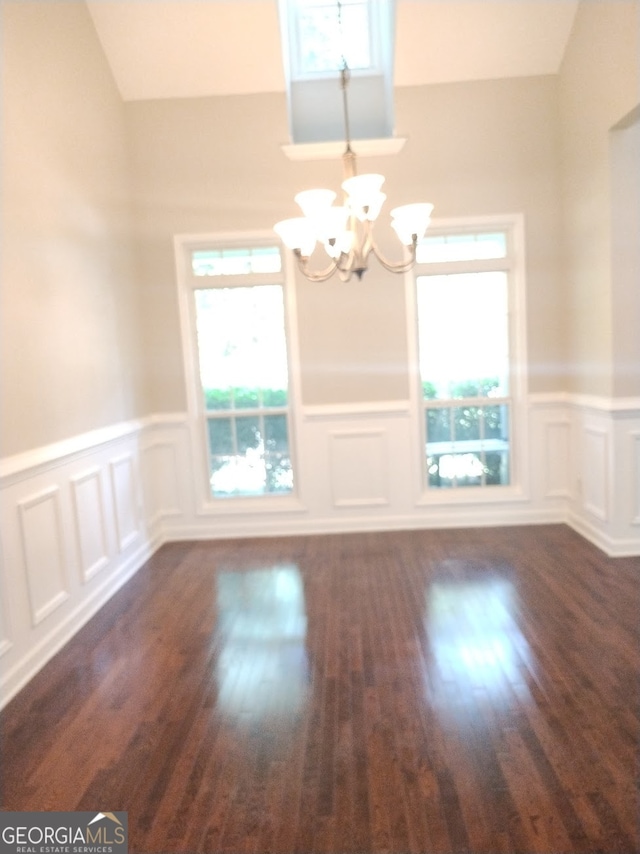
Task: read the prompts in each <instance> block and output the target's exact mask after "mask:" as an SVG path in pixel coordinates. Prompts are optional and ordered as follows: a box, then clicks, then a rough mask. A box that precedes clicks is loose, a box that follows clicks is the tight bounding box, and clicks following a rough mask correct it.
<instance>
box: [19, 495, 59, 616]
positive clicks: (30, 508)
mask: <svg viewBox="0 0 640 854" xmlns="http://www.w3.org/2000/svg"><path fill="white" fill-rule="evenodd" d="M18 510H19V515H20V532H21V535H22V545H23V549H24V560H25V569H26V575H27V583H28V587H29V603H30V607H31V620H32V623H33V625H34V626H36V625H38V623H41V622H42V620H44V619H45V618H46V617H48V616H49V615H50V614H51V613H52V612H53V611H55V610H56V608H58V607H59V606H60V605H62V603H63V602H64V601H65V600H66V599H67V598H68V597H69V592H68V589H67V579H66V574H65V570H64V566H65V560H64V549H63V540H62V526H61V524H60V490H59V488H58V487H57V486H54V487H51V488H50V489H46V490H44V491H42V492H40V493H38V494H37V495H33V496H31V497H29V498H25V499H24V500H23V501H20V502H19V504H18Z"/></svg>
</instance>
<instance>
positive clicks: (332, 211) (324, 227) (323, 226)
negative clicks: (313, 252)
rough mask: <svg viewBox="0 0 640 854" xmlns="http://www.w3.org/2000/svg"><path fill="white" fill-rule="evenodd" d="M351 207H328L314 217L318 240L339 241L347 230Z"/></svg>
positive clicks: (325, 241)
mask: <svg viewBox="0 0 640 854" xmlns="http://www.w3.org/2000/svg"><path fill="white" fill-rule="evenodd" d="M348 217H349V209H348V208H346V207H344V206H342V205H341V206H339V207H338V206H332V207H330V208H327V209H326V210H324V211H323V212H322V214H320V215H318V216H317V217H315V219H314V224H315V227H316V233H317V237H318V240H321V241H323V242H324V243H328V242H329V241H330V240H334V241H337V240H339V239H340V238H341V237H342V235H343V234H344V233H345V231H346V230H347V219H348Z"/></svg>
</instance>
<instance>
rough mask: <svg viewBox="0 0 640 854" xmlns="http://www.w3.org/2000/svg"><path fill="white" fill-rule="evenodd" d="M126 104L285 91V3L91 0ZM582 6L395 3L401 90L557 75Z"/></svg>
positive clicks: (561, 0)
mask: <svg viewBox="0 0 640 854" xmlns="http://www.w3.org/2000/svg"><path fill="white" fill-rule="evenodd" d="M86 2H87V6H88V8H89V12H90V13H91V16H92V18H93V21H94V24H95V27H96V31H97V33H98V37H99V39H100V41H101V43H102V46H103V48H104V51H105V54H106V57H107V60H108V62H109V64H110V66H111V69H112V71H113V75H114V77H115V80H116V82H117V84H118V87H119V89H120V93H121V95H122V97H123V98H124V100H126V101H136V100H146V99H156V98H190V97H199V96H206V95H231V94H247V93H253V92H281V91H284V89H285V80H284V73H283V66H282V59H281V55H280V27H279V22H278V0H86ZM578 2H579V0H397V2H396V7H397V23H396V65H395V83H396V85H397V86H415V85H423V84H429V83H450V82H458V81H468V80H488V79H495V78H499V77H522V76H528V75H538V74H555V73H556V72H557V71H558V70H559V67H560V63H561V62H562V57H563V55H564V50H565V47H566V44H567V41H568V38H569V34H570V32H571V27H572V25H573V20H574V17H575V14H576V10H577V7H578Z"/></svg>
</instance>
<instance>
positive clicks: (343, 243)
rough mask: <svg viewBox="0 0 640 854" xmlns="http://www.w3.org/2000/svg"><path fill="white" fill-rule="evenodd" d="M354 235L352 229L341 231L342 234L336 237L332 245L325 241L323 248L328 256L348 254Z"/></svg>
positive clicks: (336, 256)
mask: <svg viewBox="0 0 640 854" xmlns="http://www.w3.org/2000/svg"><path fill="white" fill-rule="evenodd" d="M354 238H355V235H354V233H353V232H352V231H343V232H342V234H340V235H338V237H336V239H335V242H334V243H333V245H331V243H325V244H324V249H325V252H326V253H327V255H329V257H330V258H339V257H340V256H341V255H343V254H344V255H348V254H349V252H351V248H352V246H353V243H354Z"/></svg>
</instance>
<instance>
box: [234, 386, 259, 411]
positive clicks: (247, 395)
mask: <svg viewBox="0 0 640 854" xmlns="http://www.w3.org/2000/svg"><path fill="white" fill-rule="evenodd" d="M258 406H260V395H259V393H258V389H257V388H234V389H233V407H234V409H257V407H258Z"/></svg>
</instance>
